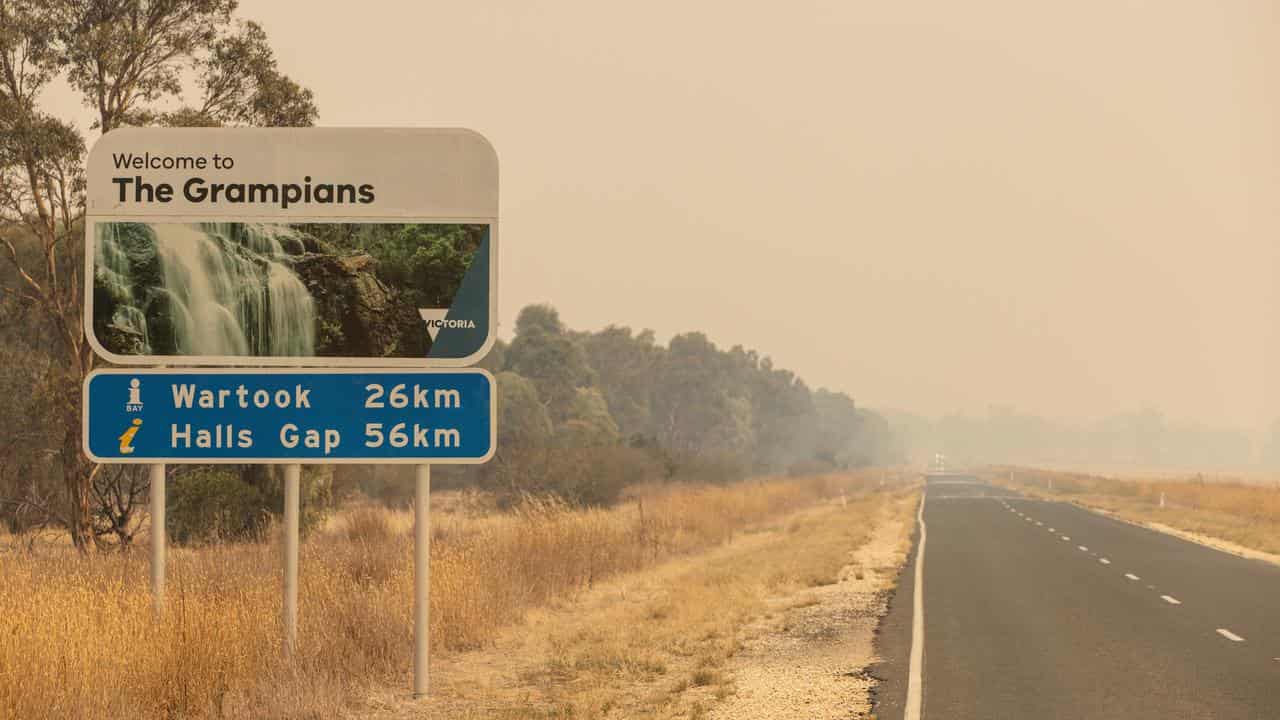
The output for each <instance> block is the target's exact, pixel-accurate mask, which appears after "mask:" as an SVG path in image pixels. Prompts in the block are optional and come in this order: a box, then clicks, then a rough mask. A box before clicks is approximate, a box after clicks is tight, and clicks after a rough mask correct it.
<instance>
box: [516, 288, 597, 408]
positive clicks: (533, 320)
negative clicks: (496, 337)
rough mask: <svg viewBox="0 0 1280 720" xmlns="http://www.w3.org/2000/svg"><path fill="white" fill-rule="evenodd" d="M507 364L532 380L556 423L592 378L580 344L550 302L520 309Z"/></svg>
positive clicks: (590, 382) (591, 381)
mask: <svg viewBox="0 0 1280 720" xmlns="http://www.w3.org/2000/svg"><path fill="white" fill-rule="evenodd" d="M507 368H508V369H509V370H512V371H514V372H517V373H519V374H520V375H522V376H524V377H526V378H528V379H529V380H531V381H532V382H533V384H534V386H535V387H536V388H537V389H538V397H539V398H540V399H541V400H542V403H543V405H544V406H546V408H547V412H548V413H549V414H550V416H551V421H552V422H553V423H556V424H557V425H558V424H560V423H563V422H564V421H566V420H568V419H569V417H570V413H571V409H572V406H573V403H574V401H575V400H576V399H577V396H578V389H579V388H584V387H589V386H590V385H591V384H592V383H593V381H594V373H593V372H592V370H591V366H590V365H588V364H587V355H586V353H585V352H584V351H583V349H582V346H581V345H580V344H579V343H578V342H577V341H576V340H575V339H574V338H573V337H572V336H570V335H569V333H568V332H567V331H566V330H565V327H564V325H563V323H561V322H560V315H559V313H557V312H556V311H555V309H554V308H552V307H551V306H549V305H530V306H528V307H526V308H525V309H523V310H521V311H520V315H519V316H518V317H517V319H516V337H515V339H514V340H512V341H511V346H510V347H509V348H508V349H507Z"/></svg>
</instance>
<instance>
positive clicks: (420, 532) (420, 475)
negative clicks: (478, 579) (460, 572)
mask: <svg viewBox="0 0 1280 720" xmlns="http://www.w3.org/2000/svg"><path fill="white" fill-rule="evenodd" d="M430 620H431V466H430V465H426V464H423V465H419V466H418V472H417V478H416V479H415V487H414V497H413V697H414V699H418V698H423V697H426V696H427V687H428V676H429V670H430V648H431V637H430V632H431V627H430V624H431V623H430Z"/></svg>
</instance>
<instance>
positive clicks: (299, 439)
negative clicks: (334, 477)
mask: <svg viewBox="0 0 1280 720" xmlns="http://www.w3.org/2000/svg"><path fill="white" fill-rule="evenodd" d="M84 408H85V410H84V413H85V418H84V448H85V452H86V453H87V454H88V456H89V457H90V458H91V459H92V460H94V461H96V462H103V463H297V462H304V463H313V464H322V463H358V462H377V463H424V462H430V463H482V462H485V461H486V460H488V459H489V457H490V456H492V454H493V451H494V442H495V427H494V416H495V414H496V413H495V409H496V393H495V392H494V386H493V376H491V375H490V374H489V373H487V372H485V371H484V370H479V369H458V370H418V371H408V372H390V371H388V372H379V371H371V370H351V371H342V370H333V371H320V370H315V371H311V370H279V371H270V370H258V371H254V372H243V371H240V370H232V369H228V370H215V369H204V370H183V371H176V370H175V371H167V370H142V369H138V370H116V369H112V370H98V371H95V372H93V373H91V374H90V375H89V378H88V379H87V380H85V385H84Z"/></svg>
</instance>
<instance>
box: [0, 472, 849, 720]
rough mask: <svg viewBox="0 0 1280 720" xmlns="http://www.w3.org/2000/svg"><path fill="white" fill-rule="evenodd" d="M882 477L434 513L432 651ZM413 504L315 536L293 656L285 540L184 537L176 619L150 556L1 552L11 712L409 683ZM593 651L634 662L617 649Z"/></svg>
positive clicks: (269, 704) (174, 583)
mask: <svg viewBox="0 0 1280 720" xmlns="http://www.w3.org/2000/svg"><path fill="white" fill-rule="evenodd" d="M869 484H870V482H869V481H868V480H863V479H859V478H851V477H818V478H804V479H785V480H784V479H778V480H769V481H753V482H750V483H743V484H738V485H732V486H727V487H712V488H694V487H681V488H674V489H670V488H668V489H654V488H648V489H644V491H643V492H641V493H640V494H639V495H638V496H636V497H635V499H633V500H631V501H629V502H628V503H627V504H625V505H623V506H619V507H616V508H613V509H608V510H575V509H572V508H568V507H564V506H562V505H559V504H556V503H550V502H534V501H531V502H529V503H526V504H525V505H524V506H523V507H521V508H520V510H519V511H517V512H515V513H511V514H505V515H500V516H489V517H480V518H474V517H466V516H460V515H449V516H446V517H443V518H438V519H433V541H432V567H431V569H432V578H431V580H432V582H431V635H432V643H433V649H435V650H436V651H437V657H438V658H443V659H441V660H440V661H441V662H446V663H447V662H448V654H449V653H450V652H457V651H461V650H465V649H469V648H477V647H481V646H484V645H486V644H487V643H490V642H491V641H492V640H493V638H494V637H495V636H496V634H497V633H498V632H499V631H500V630H501V629H502V628H503V627H505V626H509V625H511V624H512V623H516V622H519V621H521V620H522V619H523V618H524V616H525V613H526V611H528V610H529V609H530V608H533V607H537V606H540V605H545V604H547V603H549V602H551V601H554V600H558V599H562V598H568V597H572V596H573V595H574V594H575V593H578V592H579V591H581V590H583V589H586V588H589V587H590V586H592V585H593V584H594V583H596V582H597V581H599V580H601V579H603V578H607V577H610V576H614V575H617V574H619V573H625V572H628V571H632V570H637V569H640V568H643V567H646V566H649V565H651V564H653V563H655V562H657V561H658V560H661V559H664V558H669V557H672V556H676V555H681V554H687V553H691V552H696V551H699V550H703V549H706V548H709V547H712V546H715V545H717V544H720V543H723V542H724V541H726V540H728V539H729V538H731V537H732V536H733V535H734V534H735V533H736V532H737V531H739V530H741V529H743V528H747V527H749V526H751V525H753V524H755V523H759V522H761V521H764V520H768V519H770V518H775V517H780V516H782V515H784V514H786V513H789V512H792V511H795V510H797V509H799V508H802V507H805V506H808V505H812V504H813V503H815V502H817V501H818V500H820V499H822V498H826V497H832V496H833V494H837V493H839V492H840V491H841V489H848V490H852V489H854V488H856V487H861V486H866V485H869ZM852 505H853V504H852V503H851V507H852ZM379 514H381V515H382V517H378V515H379ZM406 515H407V514H406V513H391V512H387V511H374V510H360V511H358V512H356V513H354V514H352V515H350V516H347V517H343V518H340V519H339V520H338V521H335V522H334V523H331V524H330V525H329V527H327V528H326V529H325V530H324V531H322V532H319V533H316V534H315V535H314V536H313V537H311V538H308V539H307V541H306V542H305V543H304V544H303V549H302V558H301V583H302V587H301V601H300V602H301V608H300V611H301V617H300V627H299V646H298V649H297V652H296V654H295V656H294V657H293V659H292V660H290V661H286V660H284V659H283V657H282V653H281V648H280V644H279V638H280V635H281V631H280V621H279V615H280V598H279V595H280V591H279V587H280V579H279V567H280V562H279V558H280V551H279V548H278V546H277V545H275V544H246V545H227V546H212V547H207V548H201V549H192V550H185V549H175V550H173V551H171V554H170V562H169V569H170V575H169V580H168V585H169V596H168V604H167V608H166V611H165V613H164V615H163V617H162V618H161V619H159V620H157V619H155V618H154V616H153V613H152V610H151V598H150V595H149V593H148V589H147V587H148V566H147V560H146V555H145V553H134V554H132V555H113V556H98V557H91V558H81V557H78V556H76V555H75V554H74V553H73V552H72V551H70V550H68V549H66V548H61V547H43V546H42V547H40V548H39V549H37V550H36V551H34V552H31V553H28V552H20V551H17V550H6V551H3V552H0V718H22V719H23V720H26V719H28V718H43V717H56V718H101V717H131V718H205V717H262V716H266V717H281V718H288V717H299V718H312V717H316V718H318V717H333V716H335V715H341V714H347V712H348V711H349V710H350V709H351V707H352V702H353V699H355V698H358V697H360V696H361V695H362V694H363V691H364V690H366V689H367V688H369V687H373V686H378V685H396V686H399V685H403V684H404V683H405V682H406V681H407V673H408V669H409V660H410V656H411V641H412V640H411V632H410V628H411V616H410V614H411V597H412V595H411V591H412V581H413V577H412V573H413V569H412V540H411V537H410V535H409V533H408V528H409V525H408V523H407V522H406V520H407V518H406ZM803 565H804V563H800V564H799V566H801V567H802V566H803ZM815 577H817V576H815ZM819 579H820V578H819ZM716 597H717V595H715V594H712V595H708V596H707V597H706V602H707V603H708V605H711V604H713V603H714V601H715V600H716ZM576 662H578V660H576V659H575V663H576ZM582 662H583V663H586V664H588V665H590V664H591V663H592V662H595V663H597V665H598V666H599V667H601V668H613V669H614V670H617V669H618V668H623V669H628V668H631V667H632V666H631V665H627V664H625V663H623V664H622V665H617V664H616V663H617V662H618V661H615V660H614V659H611V658H610V657H609V656H607V655H602V656H599V657H597V658H596V659H594V660H592V659H590V658H587V659H583V660H582ZM636 667H638V668H640V671H644V665H643V663H642V664H641V665H639V666H636ZM650 670H652V668H650ZM627 671H628V672H629V671H631V670H629V669H628V670H627Z"/></svg>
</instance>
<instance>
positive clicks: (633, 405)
mask: <svg viewBox="0 0 1280 720" xmlns="http://www.w3.org/2000/svg"><path fill="white" fill-rule="evenodd" d="M582 346H583V349H584V350H585V351H586V353H587V360H588V362H589V363H590V365H591V368H592V369H593V370H595V373H596V377H597V379H598V384H599V387H600V391H601V393H603V395H604V399H605V402H606V403H607V404H608V407H609V414H610V415H612V416H613V418H614V420H615V421H616V422H617V424H618V430H619V432H620V433H621V434H622V435H623V436H625V437H634V436H636V435H649V434H651V433H652V432H653V402H652V391H653V383H654V373H655V372H656V370H657V367H658V363H660V362H661V360H662V356H663V353H664V352H665V351H664V350H663V348H662V347H661V346H659V345H657V344H655V343H654V339H653V331H652V330H642V331H640V332H638V333H636V334H635V335H632V334H631V328H628V327H619V326H616V325H610V326H608V327H606V328H605V329H603V330H601V331H599V332H597V333H590V334H587V335H585V336H584V337H583V340H582Z"/></svg>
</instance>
